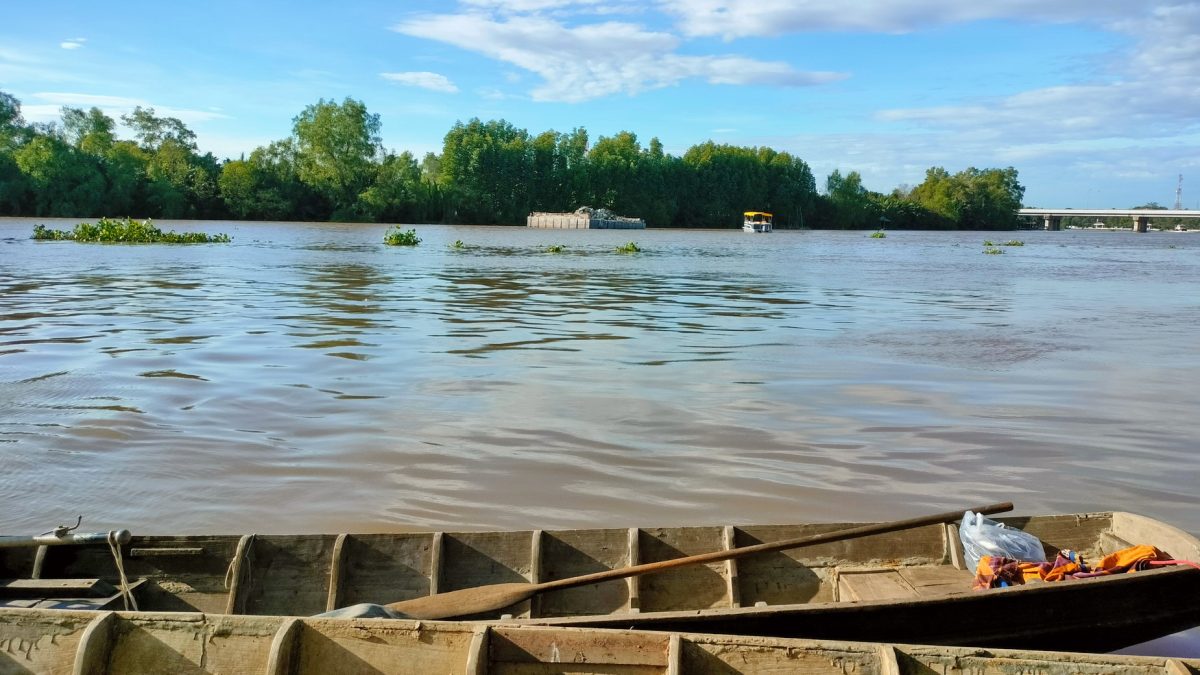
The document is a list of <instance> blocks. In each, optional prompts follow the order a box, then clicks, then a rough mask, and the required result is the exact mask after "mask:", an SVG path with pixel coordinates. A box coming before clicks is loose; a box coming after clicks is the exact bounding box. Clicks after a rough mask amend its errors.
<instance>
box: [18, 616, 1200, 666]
mask: <svg viewBox="0 0 1200 675" xmlns="http://www.w3.org/2000/svg"><path fill="white" fill-rule="evenodd" d="M1198 669H1200V660H1190V659H1168V658H1156V657H1137V656H1114V655H1107V654H1100V655H1091V654H1071V653H1057V652H1031V651H1013V650H984V649H978V648H963V647H930V646H913V645H903V644H872V643H856V642H833V641H815V640H799V639H772V638H764V637H746V636H729V635H700V634H686V633H657V632H641V631H629V630H594V629H593V630H589V629H580V628H548V627H540V626H514V625H500V624H493V625H488V624H480V623H466V622H417V621H403V620H386V619H359V620H346V619H319V618H298V617H280V616H245V615H242V616H233V615H210V614H199V613H153V612H107V613H99V614H97V613H94V612H72V611H66V612H57V613H49V612H43V611H37V610H20V609H0V673H64V674H65V673H77V674H80V675H84V674H86V675H107V674H114V675H115V674H122V675H124V674H132V675H136V674H138V673H167V672H169V673H186V674H196V675H199V674H203V673H214V674H215V673H266V674H268V675H308V674H324V673H339V674H341V673H350V674H358V673H363V674H366V673H372V674H379V673H385V674H386V673H413V674H417V673H420V674H424V673H463V674H465V675H545V674H549V673H603V674H609V675H680V674H683V673H688V674H697V675H735V674H739V673H744V674H747V675H757V674H767V673H802V674H804V673H807V674H810V675H817V674H826V673H828V674H831V675H832V674H837V675H845V674H846V673H861V674H864V675H869V674H875V673H878V674H880V675H909V674H912V675H916V674H921V675H927V674H929V673H946V674H950V673H973V674H975V673H978V674H995V675H1000V674H1004V675H1015V674H1017V673H1083V674H1099V673H1124V674H1129V675H1136V674H1151V673H1152V674H1155V675H1184V674H1186V673H1193V672H1197V670H1198Z"/></svg>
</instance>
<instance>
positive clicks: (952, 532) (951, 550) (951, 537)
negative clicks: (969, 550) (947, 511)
mask: <svg viewBox="0 0 1200 675" xmlns="http://www.w3.org/2000/svg"><path fill="white" fill-rule="evenodd" d="M943 527H945V528H946V554H947V555H946V557H947V558H948V559H949V562H950V564H951V565H953V566H954V568H955V569H959V570H965V569H966V568H967V562H966V559H965V558H964V557H963V546H962V537H961V536H960V535H959V533H958V525H956V524H955V523H945V524H944V525H943Z"/></svg>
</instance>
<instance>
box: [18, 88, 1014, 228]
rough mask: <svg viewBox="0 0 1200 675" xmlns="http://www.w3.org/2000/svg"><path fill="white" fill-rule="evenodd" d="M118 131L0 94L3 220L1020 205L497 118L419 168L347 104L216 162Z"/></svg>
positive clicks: (964, 215)
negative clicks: (879, 186)
mask: <svg viewBox="0 0 1200 675" xmlns="http://www.w3.org/2000/svg"><path fill="white" fill-rule="evenodd" d="M120 121H121V122H122V123H123V125H124V126H125V127H126V128H128V129H129V130H131V132H132V134H133V138H129V139H121V138H118V137H117V134H116V129H117V123H116V120H114V119H113V118H111V117H109V116H107V115H106V114H104V112H102V111H101V110H100V109H98V108H91V109H90V110H83V109H81V108H71V107H64V108H63V109H62V114H61V119H60V120H59V121H56V122H50V123H42V124H29V123H26V121H25V120H24V118H23V117H22V115H21V104H20V101H18V100H17V99H16V98H15V97H13V96H12V95H10V94H7V93H5V92H3V91H0V215H11V216H64V217H97V216H134V217H140V218H198V219H222V218H238V219H245V220H306V221H325V220H336V221H361V222H402V223H426V222H441V223H471V224H524V222H525V216H527V215H528V214H529V213H530V212H532V211H572V210H574V209H576V208H577V207H579V206H583V205H587V206H592V207H597V208H598V207H604V208H608V209H611V210H612V211H614V212H617V213H620V214H624V215H630V216H636V217H641V218H643V219H644V220H645V221H646V224H647V225H648V226H650V227H735V226H738V225H740V222H741V213H742V212H743V211H746V210H758V211H770V212H772V213H774V214H776V227H780V228H813V229H822V228H829V229H863V228H878V227H887V228H902V229H1011V228H1015V227H1017V225H1018V217H1017V209H1018V208H1020V205H1021V199H1022V197H1023V195H1024V188H1023V187H1022V186H1021V184H1020V183H1019V182H1018V180H1017V171H1016V170H1015V169H1013V168H1011V167H1009V168H1005V169H975V168H969V169H965V170H963V171H960V172H958V173H955V174H950V173H949V172H947V171H946V170H945V169H942V168H940V167H934V168H931V169H929V170H928V172H927V173H926V176H925V181H924V182H922V183H921V184H920V185H918V186H916V187H913V188H906V187H901V188H897V189H895V190H893V191H892V192H891V193H888V194H883V193H878V192H873V191H870V190H867V189H866V188H865V187H863V185H862V177H861V176H860V175H859V174H858V172H855V171H851V172H849V173H847V174H846V175H842V174H841V172H840V171H834V172H833V173H832V174H830V175H829V176H828V177H827V178H826V180H825V181H824V185H823V186H822V187H823V190H818V186H817V181H816V178H815V177H814V176H813V173H812V170H811V169H810V168H809V166H808V164H807V163H806V162H804V160H802V159H800V158H799V157H796V156H794V155H792V154H790V153H788V152H782V151H777V150H774V149H771V148H766V147H739V146H734V145H726V144H718V143H714V142H712V141H706V142H704V143H700V144H698V145H694V146H692V147H691V148H689V149H688V150H687V152H685V153H684V154H683V155H682V156H680V157H676V156H674V155H671V154H668V153H666V152H664V151H663V146H662V143H661V142H660V141H659V140H658V139H657V138H652V139H650V141H649V143H647V144H646V145H645V146H643V145H642V143H641V142H640V141H639V140H638V137H637V135H636V134H634V133H633V132H630V131H622V132H620V133H617V134H615V135H613V136H601V137H599V138H597V139H596V140H595V142H592V141H591V140H590V138H589V136H588V133H587V131H586V130H585V129H582V128H576V129H572V130H571V131H569V132H558V131H545V132H542V133H540V134H537V135H532V134H530V133H529V132H528V131H527V130H525V129H518V128H517V127H515V126H513V125H512V124H510V123H509V122H507V121H504V120H491V121H486V122H484V121H481V120H479V119H471V120H469V121H467V122H461V121H460V122H458V123H456V124H455V125H454V126H453V127H452V128H451V129H450V130H449V132H447V134H446V136H445V139H444V143H443V146H442V152H441V153H440V154H436V153H427V154H426V155H425V156H424V157H423V158H422V159H421V160H419V161H418V159H417V158H416V157H414V156H413V155H412V153H410V152H400V153H396V152H393V151H390V150H387V149H385V148H384V147H383V143H382V140H381V137H380V130H381V122H380V119H379V115H378V114H372V113H370V112H368V110H367V108H366V106H365V105H364V104H363V103H362V102H360V101H356V100H354V99H353V98H346V99H345V100H343V101H342V102H340V103H339V102H337V101H334V100H328V101H327V100H324V99H322V100H320V101H318V102H317V103H315V104H312V105H310V106H308V107H306V108H305V109H304V110H303V111H302V112H301V113H300V114H299V115H297V116H296V117H295V118H294V120H293V126H292V134H291V135H290V136H289V137H287V138H284V139H281V140H278V141H275V142H272V143H270V144H268V145H265V146H262V147H258V148H255V149H254V150H253V151H252V152H251V153H250V154H249V156H245V155H243V156H242V157H240V158H239V159H232V160H225V161H221V160H219V159H217V158H216V157H214V156H213V155H212V153H204V154H201V153H200V152H199V150H198V149H197V145H196V135H195V133H194V132H192V131H191V130H190V129H189V128H188V127H187V126H186V125H185V124H184V123H183V122H181V121H180V120H179V119H177V118H174V117H166V116H161V115H158V114H156V113H155V111H154V109H152V108H141V107H139V108H135V109H134V110H133V111H132V112H131V113H129V114H126V115H122V116H121V118H120Z"/></svg>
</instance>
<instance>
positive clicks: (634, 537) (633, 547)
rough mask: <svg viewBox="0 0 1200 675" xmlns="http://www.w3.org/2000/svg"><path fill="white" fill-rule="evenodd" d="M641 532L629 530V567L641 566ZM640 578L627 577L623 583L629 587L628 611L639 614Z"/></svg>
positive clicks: (639, 529) (637, 529) (632, 528)
mask: <svg viewBox="0 0 1200 675" xmlns="http://www.w3.org/2000/svg"><path fill="white" fill-rule="evenodd" d="M641 541H642V530H641V528H638V527H631V528H629V545H628V547H627V550H628V551H629V566H630V567H633V566H634V565H640V564H642V549H641ZM640 579H641V577H629V578H628V579H626V580H625V583H626V584H628V586H629V611H631V612H640V611H641V610H642V596H641V588H642V584H641V581H640Z"/></svg>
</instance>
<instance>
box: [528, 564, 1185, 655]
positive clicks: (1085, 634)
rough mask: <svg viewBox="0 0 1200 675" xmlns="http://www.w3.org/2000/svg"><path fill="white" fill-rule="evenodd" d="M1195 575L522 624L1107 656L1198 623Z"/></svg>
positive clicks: (1162, 573)
mask: <svg viewBox="0 0 1200 675" xmlns="http://www.w3.org/2000/svg"><path fill="white" fill-rule="evenodd" d="M1181 597H1190V598H1198V597H1200V570H1195V569H1191V568H1182V567H1180V568H1175V569H1160V570H1153V571H1147V572H1139V573H1137V574H1126V575H1121V576H1120V577H1114V578H1111V579H1090V580H1077V581H1070V582H1059V583H1049V584H1040V585H1038V586H1030V587H1018V588H1010V589H998V590H994V591H988V592H984V593H977V594H972V595H963V596H951V597H946V598H941V599H932V600H922V601H920V602H909V603H895V602H880V601H876V602H864V603H821V604H818V605H793V606H780V607H764V608H745V609H731V610H720V611H711V610H710V611H708V612H659V613H651V614H643V615H637V614H634V615H625V616H621V617H616V616H611V615H610V616H597V617H572V618H561V619H534V620H528V623H532V624H539V625H548V626H577V627H587V628H629V629H636V630H656V631H680V632H689V633H727V634H732V635H763V636H770V637H777V638H797V637H805V638H813V639H832V640H864V641H871V642H920V643H923V644H931V645H960V646H966V645H970V646H975V647H1002V648H1016V649H1046V650H1059V651H1077V652H1107V651H1113V650H1115V649H1120V648H1122V647H1127V646H1129V645H1134V644H1138V643H1141V642H1146V641H1148V640H1152V639H1155V638H1158V637H1162V636H1163V635H1168V634H1171V633H1175V632H1178V631H1181V630H1185V629H1188V628H1192V627H1194V626H1197V625H1200V603H1195V602H1183V603H1181V602H1180V601H1179V599H1180V598H1181Z"/></svg>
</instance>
